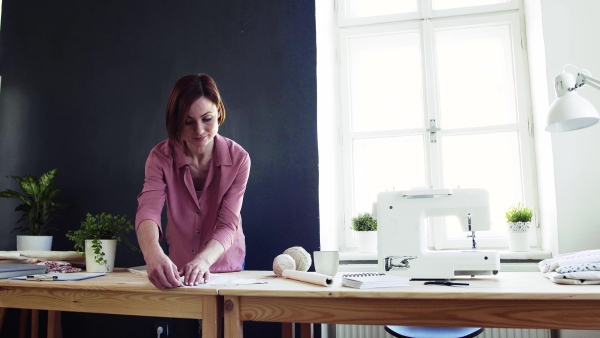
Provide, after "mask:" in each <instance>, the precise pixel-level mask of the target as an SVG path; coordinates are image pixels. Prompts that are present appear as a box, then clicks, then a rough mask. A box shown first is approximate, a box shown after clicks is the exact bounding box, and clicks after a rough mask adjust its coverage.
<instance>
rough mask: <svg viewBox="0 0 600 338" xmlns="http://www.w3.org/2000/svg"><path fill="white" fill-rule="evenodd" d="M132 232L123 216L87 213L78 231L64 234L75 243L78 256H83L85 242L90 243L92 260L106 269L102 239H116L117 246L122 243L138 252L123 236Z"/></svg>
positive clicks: (129, 223)
mask: <svg viewBox="0 0 600 338" xmlns="http://www.w3.org/2000/svg"><path fill="white" fill-rule="evenodd" d="M132 230H133V225H132V224H131V221H129V220H128V219H127V218H126V217H125V216H120V215H116V216H113V215H111V214H107V213H104V212H103V213H101V214H99V215H91V214H90V213H89V212H88V213H87V214H86V215H85V221H83V222H81V228H79V230H75V231H71V230H69V232H68V233H67V234H66V235H67V238H68V239H70V240H72V241H73V242H75V250H77V252H78V253H79V254H80V255H84V254H85V241H86V240H91V241H92V248H93V249H94V260H95V261H96V263H98V264H103V265H104V266H106V268H107V269H108V262H107V260H106V259H105V258H104V256H105V254H104V251H102V243H101V242H100V240H103V239H116V240H117V245H119V244H120V243H124V244H125V245H127V246H129V247H130V248H131V250H133V251H135V252H138V251H139V249H138V248H137V247H135V246H133V245H132V244H131V243H130V242H129V239H127V236H125V234H127V233H129V232H130V231H132Z"/></svg>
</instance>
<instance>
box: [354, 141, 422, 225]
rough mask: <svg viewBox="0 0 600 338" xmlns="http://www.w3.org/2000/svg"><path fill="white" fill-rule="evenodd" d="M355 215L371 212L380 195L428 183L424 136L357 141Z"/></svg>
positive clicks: (355, 150) (355, 157) (355, 148)
mask: <svg viewBox="0 0 600 338" xmlns="http://www.w3.org/2000/svg"><path fill="white" fill-rule="evenodd" d="M352 155H353V157H352V158H353V168H354V172H353V176H354V178H353V184H354V214H356V213H358V212H365V211H368V212H371V210H372V206H373V203H375V202H377V194H378V193H380V192H382V191H392V190H394V189H395V190H403V189H408V188H410V187H414V186H425V185H426V180H425V154H424V149H423V137H422V136H406V137H393V138H377V139H369V140H355V141H354V142H353V151H352Z"/></svg>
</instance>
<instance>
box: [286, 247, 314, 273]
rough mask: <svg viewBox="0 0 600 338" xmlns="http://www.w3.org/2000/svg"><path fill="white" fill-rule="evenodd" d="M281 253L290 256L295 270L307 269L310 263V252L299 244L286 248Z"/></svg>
mask: <svg viewBox="0 0 600 338" xmlns="http://www.w3.org/2000/svg"><path fill="white" fill-rule="evenodd" d="M283 253H284V254H288V255H290V256H292V258H293V259H294V261H295V262H296V270H298V271H308V269H309V268H310V265H311V264H312V258H311V257H310V254H309V253H308V251H306V250H304V248H303V247H301V246H293V247H291V248H288V249H286V250H285V251H284V252H283Z"/></svg>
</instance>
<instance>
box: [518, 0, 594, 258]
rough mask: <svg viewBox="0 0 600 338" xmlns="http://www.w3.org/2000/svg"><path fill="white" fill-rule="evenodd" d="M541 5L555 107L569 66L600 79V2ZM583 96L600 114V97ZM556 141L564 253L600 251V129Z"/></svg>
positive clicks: (547, 1)
mask: <svg viewBox="0 0 600 338" xmlns="http://www.w3.org/2000/svg"><path fill="white" fill-rule="evenodd" d="M525 1H526V2H527V1H530V0H525ZM540 5H541V20H542V27H543V35H544V45H545V58H546V60H545V61H546V76H547V78H548V81H547V83H546V84H547V90H548V97H549V98H550V101H549V103H550V102H551V101H552V100H553V99H554V98H555V94H554V86H553V83H552V80H553V79H554V76H556V75H557V74H558V73H560V72H561V71H562V69H563V66H564V65H566V64H573V65H575V66H577V67H579V68H585V69H588V70H589V71H590V72H591V73H592V75H593V76H594V77H597V78H598V77H600V44H599V43H598V42H597V38H596V34H597V32H598V31H600V20H599V18H598V14H600V1H598V0H569V1H566V0H543V1H541V2H540ZM529 61H530V63H531V64H535V62H536V61H535V60H529ZM568 69H569V68H568ZM578 93H579V94H580V95H581V96H583V97H585V98H587V99H588V100H590V102H591V103H592V104H593V105H594V106H595V107H597V108H600V91H598V90H596V89H594V88H592V87H589V86H587V87H586V86H584V87H583V88H581V89H580V90H578ZM551 140H552V142H551V143H552V151H553V157H554V163H553V169H554V184H555V187H556V216H557V228H558V233H557V238H558V252H559V253H566V252H573V251H581V250H588V249H600V196H599V194H598V193H599V192H600V156H598V155H599V154H598V151H599V150H600V124H596V125H595V126H592V127H590V128H586V129H581V130H577V131H571V132H564V133H553V134H551Z"/></svg>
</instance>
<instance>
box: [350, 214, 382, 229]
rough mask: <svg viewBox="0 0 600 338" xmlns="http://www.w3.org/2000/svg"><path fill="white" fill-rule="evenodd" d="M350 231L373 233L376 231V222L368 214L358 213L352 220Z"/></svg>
mask: <svg viewBox="0 0 600 338" xmlns="http://www.w3.org/2000/svg"><path fill="white" fill-rule="evenodd" d="M352 229H354V230H355V231H375V230H377V220H375V219H374V218H373V215H371V214H370V213H368V212H365V213H360V214H358V216H356V217H354V218H352Z"/></svg>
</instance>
